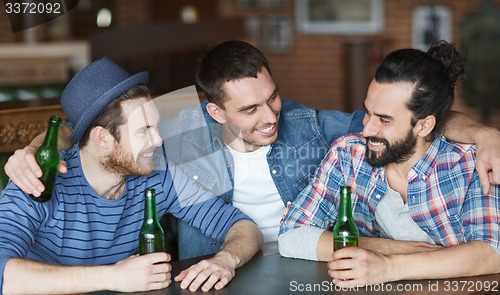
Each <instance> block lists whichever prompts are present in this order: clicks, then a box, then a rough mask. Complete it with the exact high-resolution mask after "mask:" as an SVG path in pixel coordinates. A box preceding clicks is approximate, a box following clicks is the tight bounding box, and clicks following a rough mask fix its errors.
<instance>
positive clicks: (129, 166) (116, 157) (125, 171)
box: [101, 144, 154, 177]
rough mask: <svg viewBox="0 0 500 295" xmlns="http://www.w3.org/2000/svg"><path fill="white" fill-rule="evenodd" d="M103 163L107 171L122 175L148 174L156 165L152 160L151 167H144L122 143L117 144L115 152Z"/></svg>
mask: <svg viewBox="0 0 500 295" xmlns="http://www.w3.org/2000/svg"><path fill="white" fill-rule="evenodd" d="M101 165H102V166H103V167H104V169H105V170H106V171H109V172H111V173H114V174H117V175H120V176H124V177H127V176H147V175H149V174H151V172H153V170H154V167H153V166H154V165H153V164H152V162H151V165H150V167H147V168H142V167H141V166H140V165H139V164H138V163H137V161H135V160H134V157H133V156H132V154H130V153H127V152H125V151H124V150H123V149H122V147H121V144H117V145H115V149H114V150H113V153H112V154H111V155H110V156H109V157H108V158H106V159H104V160H103V161H101Z"/></svg>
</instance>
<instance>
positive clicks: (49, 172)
mask: <svg viewBox="0 0 500 295" xmlns="http://www.w3.org/2000/svg"><path fill="white" fill-rule="evenodd" d="M60 124H61V118H60V117H59V116H51V117H50V120H49V128H48V129H47V134H45V139H44V141H43V144H42V146H40V148H38V151H37V152H36V154H35V158H36V161H37V162H38V165H39V166H40V168H41V169H42V176H41V177H40V181H41V182H42V183H43V185H44V186H45V190H44V191H43V192H42V194H41V195H40V196H39V197H35V196H33V195H30V197H31V198H32V199H33V200H35V201H37V202H47V201H48V200H50V198H51V197H52V191H53V190H54V184H55V182H56V176H57V167H58V166H59V162H60V161H61V155H60V153H59V149H58V148H57V139H58V135H59V126H60Z"/></svg>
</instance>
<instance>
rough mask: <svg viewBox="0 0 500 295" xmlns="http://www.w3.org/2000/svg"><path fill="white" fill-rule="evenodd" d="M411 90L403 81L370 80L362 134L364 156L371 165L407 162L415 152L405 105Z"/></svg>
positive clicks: (409, 116) (410, 117) (414, 142)
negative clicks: (364, 139)
mask: <svg viewBox="0 0 500 295" xmlns="http://www.w3.org/2000/svg"><path fill="white" fill-rule="evenodd" d="M412 92H413V84H411V83H407V82H397V83H384V84H381V83H378V82H376V81H375V80H373V81H372V82H371V84H370V86H369V88H368V93H367V96H366V99H365V102H364V105H365V109H366V115H365V117H364V119H363V125H364V128H363V136H364V137H365V138H366V159H367V161H368V163H369V164H370V165H372V166H374V167H381V166H386V165H388V164H390V163H396V164H399V163H402V162H405V161H408V160H409V159H410V158H411V157H412V156H413V155H414V154H415V147H416V145H417V135H416V134H415V128H414V127H413V126H412V124H411V119H412V112H411V111H410V110H409V109H408V108H407V107H406V103H407V102H408V101H409V99H410V97H411V95H412Z"/></svg>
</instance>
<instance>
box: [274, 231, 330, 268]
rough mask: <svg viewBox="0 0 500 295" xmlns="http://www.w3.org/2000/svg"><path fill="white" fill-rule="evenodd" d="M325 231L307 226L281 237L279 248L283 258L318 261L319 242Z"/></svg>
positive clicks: (279, 238)
mask: <svg viewBox="0 0 500 295" xmlns="http://www.w3.org/2000/svg"><path fill="white" fill-rule="evenodd" d="M324 231H325V229H323V228H319V227H315V226H307V225H305V226H302V227H298V228H295V229H292V230H290V231H287V232H286V233H284V234H282V235H280V236H279V237H278V247H279V251H280V254H281V256H283V257H291V258H300V259H307V260H315V261H317V260H318V255H317V253H316V251H317V249H318V242H319V238H320V237H321V234H323V232H324Z"/></svg>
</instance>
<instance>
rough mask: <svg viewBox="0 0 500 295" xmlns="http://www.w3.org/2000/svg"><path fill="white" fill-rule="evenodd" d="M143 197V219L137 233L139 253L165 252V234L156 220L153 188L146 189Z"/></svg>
mask: <svg viewBox="0 0 500 295" xmlns="http://www.w3.org/2000/svg"><path fill="white" fill-rule="evenodd" d="M144 199H145V206H144V221H143V223H142V226H141V231H140V233H139V254H141V255H144V254H148V253H153V252H165V235H164V233H163V229H162V227H161V225H160V222H159V221H158V213H157V212H156V193H155V190H154V189H152V188H148V189H146V191H145V192H144Z"/></svg>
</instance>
